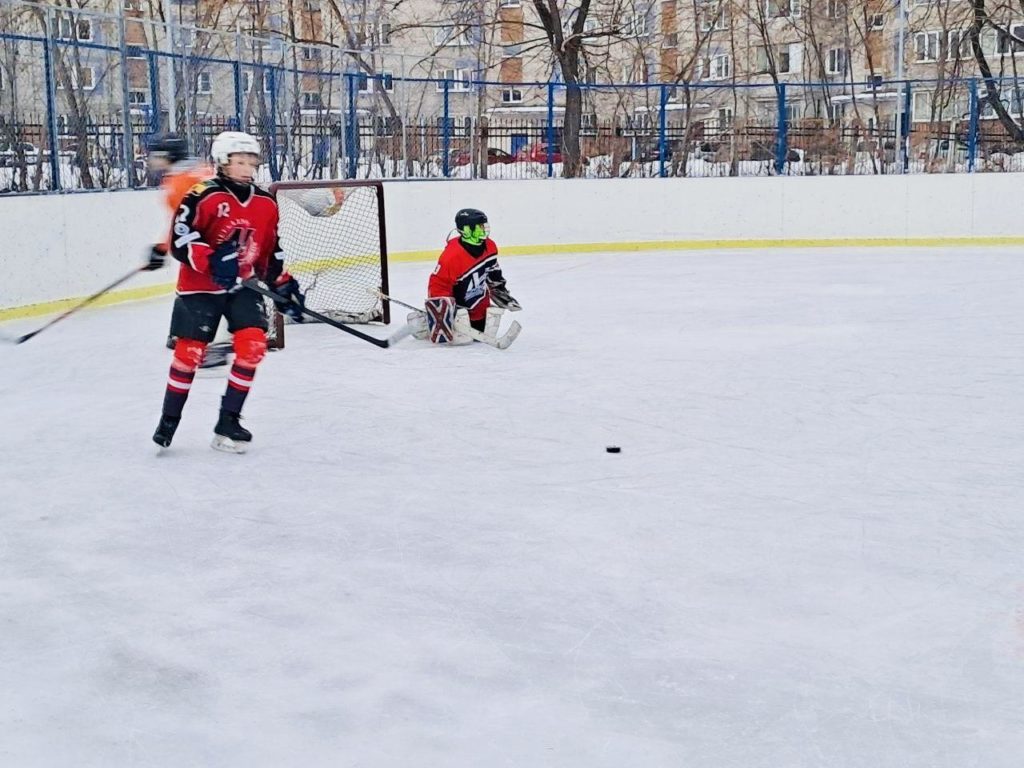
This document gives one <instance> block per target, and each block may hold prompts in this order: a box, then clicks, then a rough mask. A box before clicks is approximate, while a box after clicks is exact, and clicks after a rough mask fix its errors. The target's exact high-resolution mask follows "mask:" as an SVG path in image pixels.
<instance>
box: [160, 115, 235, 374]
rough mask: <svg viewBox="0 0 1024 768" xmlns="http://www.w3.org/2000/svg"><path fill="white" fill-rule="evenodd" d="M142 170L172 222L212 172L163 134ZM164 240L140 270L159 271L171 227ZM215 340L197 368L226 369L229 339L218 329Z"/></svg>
mask: <svg viewBox="0 0 1024 768" xmlns="http://www.w3.org/2000/svg"><path fill="white" fill-rule="evenodd" d="M146 166H147V170H148V171H149V173H150V175H151V177H153V178H155V179H159V181H160V188H161V189H162V190H163V192H164V203H165V204H166V205H167V208H168V210H169V211H170V215H171V218H172V219H173V218H174V217H175V216H177V215H178V208H179V207H181V201H182V200H184V199H185V195H187V194H188V193H189V191H190V190H191V189H192V187H194V186H195V185H196V184H198V183H199V182H201V181H206V180H207V179H212V178H213V177H214V176H215V175H216V172H215V171H214V170H213V168H211V167H210V166H209V165H208V164H206V163H204V162H202V161H201V160H198V159H196V158H194V157H192V156H191V155H190V154H189V151H188V142H187V141H185V139H183V138H182V137H181V136H178V135H177V134H175V133H164V134H160V135H159V136H154V137H153V138H152V139H150V141H149V145H148V155H147V157H146ZM164 233H165V234H164V239H163V240H162V241H161V242H159V243H156V244H154V245H153V246H152V247H151V248H150V250H149V253H148V254H147V257H148V262H147V264H146V265H145V266H144V267H143V269H145V270H146V271H149V272H152V271H154V270H157V269H160V268H161V267H163V265H164V261H165V260H166V259H167V253H168V251H169V250H170V248H171V237H170V236H171V225H170V224H168V225H167V226H165V227H164ZM217 333H218V338H217V340H215V341H214V342H213V343H212V344H210V345H208V346H207V347H206V353H205V354H204V355H203V361H202V362H201V363H200V364H199V367H200V368H217V367H219V366H222V365H227V362H228V355H229V354H230V352H231V336H230V335H229V334H227V332H223V331H221V330H220V329H218V331H217ZM176 342H177V339H175V338H174V336H173V334H170V335H168V338H167V347H168V349H174V345H175V343H176Z"/></svg>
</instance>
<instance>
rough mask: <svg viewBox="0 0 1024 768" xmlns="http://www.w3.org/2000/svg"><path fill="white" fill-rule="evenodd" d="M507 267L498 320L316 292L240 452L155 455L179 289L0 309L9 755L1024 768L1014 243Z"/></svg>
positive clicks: (1018, 272) (16, 759) (205, 406)
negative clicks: (499, 324) (423, 327)
mask: <svg viewBox="0 0 1024 768" xmlns="http://www.w3.org/2000/svg"><path fill="white" fill-rule="evenodd" d="M504 266H505V271H506V275H507V277H508V279H509V285H510V287H511V289H512V291H513V293H514V295H515V296H516V297H517V298H519V299H520V300H521V301H522V303H523V305H524V306H525V308H526V309H525V310H524V311H523V312H521V313H518V314H519V319H520V320H521V322H522V323H523V325H524V331H523V333H522V335H521V336H520V337H519V340H518V341H517V342H516V344H515V345H514V346H513V347H511V348H510V349H509V350H507V351H506V352H497V351H495V350H492V349H490V348H484V347H481V346H479V345H476V346H472V347H468V348H460V349H443V348H432V347H430V346H429V345H428V344H426V343H425V342H415V341H406V342H403V343H402V344H401V345H399V346H397V347H395V348H394V349H390V350H380V349H377V348H375V347H372V346H371V345H368V344H365V343H362V342H359V341H357V340H354V339H352V338H351V337H349V336H347V335H345V334H342V333H339V332H337V331H335V330H333V329H331V328H328V327H324V326H312V327H308V326H307V327H297V328H296V327H289V336H288V348H287V349H286V350H285V351H284V352H279V353H274V354H272V355H270V356H269V357H268V359H267V360H266V361H265V363H264V364H263V365H262V366H261V369H260V371H259V373H258V374H257V376H256V381H255V386H254V389H253V392H252V395H251V396H250V401H249V403H248V404H247V407H246V412H245V415H246V417H247V418H246V421H245V424H246V425H247V426H248V427H249V428H251V429H252V431H253V432H254V434H255V442H254V444H253V449H252V451H251V452H250V453H249V454H248V455H246V456H244V457H239V456H230V455H225V454H219V453H215V452H214V451H212V450H211V449H210V448H209V447H208V441H209V438H210V431H211V429H212V426H213V423H214V421H215V418H216V409H217V405H218V398H219V396H220V394H221V392H222V390H223V387H224V380H223V379H199V380H197V382H196V385H195V387H194V389H193V392H192V396H191V399H190V402H189V403H188V407H187V409H186V413H185V418H184V421H183V423H182V427H181V430H180V431H179V435H178V437H177V439H176V442H175V445H174V446H173V448H172V450H171V451H170V452H169V453H168V454H167V455H165V456H163V457H160V458H157V457H156V456H155V448H154V446H153V445H152V444H151V443H150V442H149V436H150V434H151V433H152V430H153V428H154V426H155V424H156V419H157V413H158V410H159V407H160V398H161V396H162V390H163V386H164V381H165V377H166V373H167V364H168V361H169V353H168V351H167V350H166V349H164V348H163V340H164V335H165V333H166V330H167V319H168V315H169V300H168V299H167V298H164V299H160V300H154V301H150V302H145V303H135V304H126V305H121V306H118V307H112V308H107V309H104V310H102V311H97V312H89V313H83V315H81V316H79V317H77V318H75V319H73V320H69V321H68V322H66V323H62V324H60V325H59V326H55V327H54V328H53V329H52V330H51V331H48V332H47V333H45V334H42V335H40V336H38V337H37V338H35V339H33V340H32V341H31V342H30V343H28V344H24V345H21V346H18V347H11V346H2V345H0V371H2V372H3V373H2V375H0V424H3V429H4V433H3V440H0V488H3V500H2V503H0V519H2V521H3V525H2V534H0V626H2V627H3V643H2V644H0V660H2V663H0V690H3V691H4V706H3V707H0V734H2V738H0V756H2V759H0V763H2V764H4V765H10V766H32V768H51V767H53V768H57V767H60V766H69V765H74V766H76V767H77V768H110V766H193V765H194V766H219V767H220V766H223V767H226V768H235V767H236V766H237V767H238V768H243V767H244V768H249V767H250V766H261V767H262V766H302V768H336V767H337V766H356V765H359V766H373V768H409V766H431V768H435V767H436V768H464V767H465V766H538V767H539V766H544V767H545V768H546V767H548V766H552V767H553V766H557V767H558V768H623V767H624V766H637V767H642V768H684V767H685V768H825V767H827V768H868V767H869V766H870V768H906V767H907V766H914V767H915V768H916V767H918V766H921V767H922V768H923V767H924V766H935V767H936V768H937V767H939V766H942V767H943V768H945V767H948V768H1018V767H1019V765H1020V758H1021V755H1022V754H1024V729H1022V728H1021V691H1024V622H1022V616H1024V575H1022V571H1021V552H1022V551H1024V516H1022V514H1021V510H1022V509H1024V486H1022V482H1021V467H1022V466H1024V441H1022V440H1021V433H1022V419H1021V415H1020V413H1021V407H1020V406H1021V382H1022V381H1024V348H1022V345H1021V340H1022V339H1024V313H1022V312H1021V307H1022V306H1024V301H1022V299H1024V261H1022V260H1021V259H1020V257H1019V254H1018V253H1017V251H1016V250H1015V249H1000V248H984V249H971V248H960V249H956V250H946V251H944V250H941V249H930V248H915V249H905V250H895V249H881V248H875V249H863V250H843V249H830V250H827V251H823V250H812V249H806V250H798V251H785V250H774V251H754V250H749V251H719V252H699V251H695V252H687V253H645V254H635V255H632V256H623V255H622V254H600V253H595V254H589V255H586V256H561V257H558V258H552V257H536V258H530V259H515V260H510V261H509V262H508V263H506V264H505V265H504ZM429 269H430V265H429V264H427V263H416V264H399V265H396V267H395V269H394V272H393V278H394V284H395V292H396V293H397V294H398V295H399V296H402V297H413V298H414V297H418V296H421V295H422V292H423V287H424V285H425V283H426V279H427V274H428V272H429ZM567 294H568V295H570V296H571V297H572V299H571V300H567V299H566V296H567ZM610 308H614V312H613V311H610ZM34 325H35V323H34V322H33V321H27V320H26V321H19V322H16V323H11V324H10V325H9V326H8V329H9V330H11V331H12V332H14V331H20V330H22V329H26V330H27V329H29V328H31V327H34ZM378 332H379V333H381V334H383V330H380V331H378ZM610 444H616V445H620V446H621V447H622V453H621V454H619V455H609V454H607V453H605V451H604V448H605V446H607V445H610Z"/></svg>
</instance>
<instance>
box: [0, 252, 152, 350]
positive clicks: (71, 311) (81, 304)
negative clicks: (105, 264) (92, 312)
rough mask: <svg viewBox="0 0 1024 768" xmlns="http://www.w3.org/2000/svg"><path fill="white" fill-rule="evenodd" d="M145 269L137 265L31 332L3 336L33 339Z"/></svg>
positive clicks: (8, 339) (17, 341)
mask: <svg viewBox="0 0 1024 768" xmlns="http://www.w3.org/2000/svg"><path fill="white" fill-rule="evenodd" d="M143 269H144V268H143V267H136V268H135V269H133V270H132V271H131V272H129V273H128V274H127V275H125V276H124V277H119V278H117V280H115V281H114V282H112V283H111V284H110V285H108V286H107V287H106V288H102V289H100V290H98V291H96V293H94V294H93V295H92V296H89V297H88V298H86V299H82V301H80V302H79V303H78V304H76V305H75V306H73V307H72V308H71V309H69V310H67V311H66V312H64V314H62V315H57V317H55V318H53V319H52V320H50V321H49V322H48V323H46V324H45V325H43V326H42V327H40V328H36V329H35V330H34V331H32V332H31V333H26V334H25V335H24V336H18V337H17V338H14V339H11V338H7V337H3V339H4V341H11V342H13V343H15V344H24V343H25V342H26V341H28V340H29V339H31V338H32V337H33V336H38V335H39V334H40V333H42V332H43V331H45V330H46V329H47V328H49V327H50V326H51V325H55V324H56V323H59V322H60V321H61V320H63V319H64V318H66V317H71V316H72V315H73V314H75V312H77V311H78V310H80V309H82V308H83V307H87V306H88V305H90V304H92V303H93V302H94V301H96V299H98V298H100V297H101V296H102V295H103V294H105V293H109V292H110V291H112V290H114V289H115V288H117V286H119V285H120V284H121V283H123V282H126V281H127V280H130V279H131V278H133V277H135V275H137V274H138V273H139V272H142V271H143Z"/></svg>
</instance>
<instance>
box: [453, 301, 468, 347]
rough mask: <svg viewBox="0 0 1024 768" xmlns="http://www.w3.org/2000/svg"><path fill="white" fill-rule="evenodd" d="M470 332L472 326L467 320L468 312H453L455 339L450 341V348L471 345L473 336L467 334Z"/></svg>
mask: <svg viewBox="0 0 1024 768" xmlns="http://www.w3.org/2000/svg"><path fill="white" fill-rule="evenodd" d="M472 330H473V324H472V323H471V322H470V320H469V311H468V310H465V309H459V310H457V311H456V312H455V338H454V339H452V346H461V345H463V344H472V343H473V336H472V334H471V333H469V332H470V331H472Z"/></svg>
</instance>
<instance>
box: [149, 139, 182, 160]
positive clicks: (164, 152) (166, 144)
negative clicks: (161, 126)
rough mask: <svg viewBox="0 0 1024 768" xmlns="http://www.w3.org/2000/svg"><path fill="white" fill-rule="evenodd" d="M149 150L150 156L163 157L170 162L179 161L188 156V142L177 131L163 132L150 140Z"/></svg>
mask: <svg viewBox="0 0 1024 768" xmlns="http://www.w3.org/2000/svg"><path fill="white" fill-rule="evenodd" d="M147 150H148V152H149V156H150V157H163V158H165V159H166V160H167V162H169V163H177V162H179V161H181V160H184V159H185V158H186V157H188V142H187V141H185V139H183V138H182V137H181V136H179V135H178V134H176V133H161V134H159V135H157V136H154V137H153V138H152V139H150V140H149V146H148V147H147Z"/></svg>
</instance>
